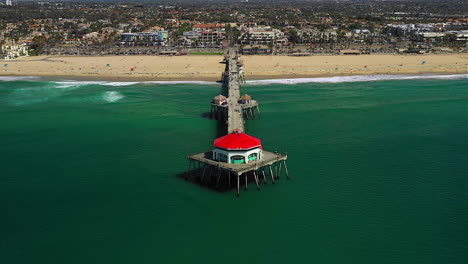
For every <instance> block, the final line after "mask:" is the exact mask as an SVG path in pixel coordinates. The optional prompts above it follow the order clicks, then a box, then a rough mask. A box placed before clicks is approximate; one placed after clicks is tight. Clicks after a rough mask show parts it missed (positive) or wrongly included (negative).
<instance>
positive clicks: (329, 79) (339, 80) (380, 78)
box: [247, 74, 468, 85]
mask: <svg viewBox="0 0 468 264" xmlns="http://www.w3.org/2000/svg"><path fill="white" fill-rule="evenodd" d="M464 78H468V74H454V75H383V74H381V75H353V76H335V77H317V78H294V79H268V80H251V81H247V84H250V85H264V84H300V83H344V82H369V81H383V80H414V79H451V80H454V79H464Z"/></svg>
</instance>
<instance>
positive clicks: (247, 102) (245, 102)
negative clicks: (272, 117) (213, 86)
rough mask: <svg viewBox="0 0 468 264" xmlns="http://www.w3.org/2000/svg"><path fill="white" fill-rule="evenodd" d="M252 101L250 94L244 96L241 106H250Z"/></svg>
mask: <svg viewBox="0 0 468 264" xmlns="http://www.w3.org/2000/svg"><path fill="white" fill-rule="evenodd" d="M251 100H252V96H250V95H248V94H244V95H242V96H241V99H240V102H239V103H241V104H250V101H251Z"/></svg>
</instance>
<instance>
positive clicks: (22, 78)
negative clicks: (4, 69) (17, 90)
mask: <svg viewBox="0 0 468 264" xmlns="http://www.w3.org/2000/svg"><path fill="white" fill-rule="evenodd" d="M40 79H41V78H40V77H39V76H0V81H2V82H14V81H37V80H40Z"/></svg>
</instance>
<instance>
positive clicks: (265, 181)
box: [262, 167, 267, 184]
mask: <svg viewBox="0 0 468 264" xmlns="http://www.w3.org/2000/svg"><path fill="white" fill-rule="evenodd" d="M262 174H263V182H264V183H265V184H267V180H266V176H265V167H263V168H262Z"/></svg>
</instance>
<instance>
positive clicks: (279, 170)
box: [278, 162, 283, 178]
mask: <svg viewBox="0 0 468 264" xmlns="http://www.w3.org/2000/svg"><path fill="white" fill-rule="evenodd" d="M282 165H283V164H282V163H281V162H279V169H278V178H279V177H280V176H281V166H282Z"/></svg>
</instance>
